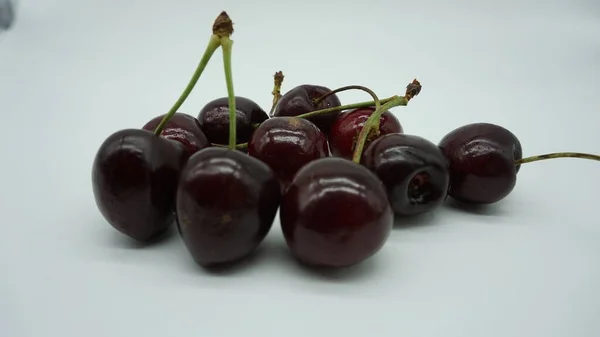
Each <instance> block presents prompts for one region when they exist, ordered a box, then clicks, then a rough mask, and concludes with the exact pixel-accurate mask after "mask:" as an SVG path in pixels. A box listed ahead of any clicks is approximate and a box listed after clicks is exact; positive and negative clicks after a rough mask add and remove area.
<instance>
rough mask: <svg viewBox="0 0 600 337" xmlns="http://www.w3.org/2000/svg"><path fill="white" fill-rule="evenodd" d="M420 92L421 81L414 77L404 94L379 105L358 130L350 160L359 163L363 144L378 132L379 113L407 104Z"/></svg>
mask: <svg viewBox="0 0 600 337" xmlns="http://www.w3.org/2000/svg"><path fill="white" fill-rule="evenodd" d="M419 92H421V83H419V81H417V80H416V79H415V80H414V81H413V82H412V83H410V84H409V85H408V86H407V87H406V93H405V94H404V96H394V98H393V99H392V100H390V101H389V102H387V103H385V104H383V105H382V106H379V107H378V108H376V109H375V111H374V112H373V113H372V114H371V115H370V116H369V118H368V119H367V121H366V122H365V124H364V126H363V127H362V129H361V130H360V133H359V134H358V140H357V141H356V148H355V149H354V153H353V156H352V161H354V162H355V163H357V164H360V159H361V157H362V153H363V150H364V148H365V144H366V143H367V140H368V139H369V137H370V136H371V135H373V134H374V135H378V134H379V123H380V122H381V115H382V114H383V113H384V112H385V111H387V110H390V109H391V108H393V107H396V106H399V105H407V104H408V102H409V101H410V100H411V99H412V98H413V97H415V96H416V95H418V94H419Z"/></svg>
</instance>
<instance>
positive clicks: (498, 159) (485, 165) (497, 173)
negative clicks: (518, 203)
mask: <svg viewBox="0 0 600 337" xmlns="http://www.w3.org/2000/svg"><path fill="white" fill-rule="evenodd" d="M438 146H439V147H440V149H441V150H442V152H443V153H444V156H445V157H446V160H447V162H448V166H449V169H450V189H449V191H448V195H449V196H450V197H452V198H453V199H455V200H458V201H461V202H464V203H470V204H491V203H495V202H498V201H500V200H502V199H504V198H505V197H506V196H508V195H509V194H510V193H511V192H512V190H513V189H514V187H515V185H516V182H517V172H518V171H519V166H517V165H515V163H514V162H515V160H519V159H521V158H522V157H523V151H522V148H521V143H520V141H519V140H518V139H517V137H516V136H515V135H514V134H513V133H512V132H510V131H509V130H507V129H505V128H503V127H501V126H498V125H495V124H491V123H473V124H468V125H465V126H462V127H459V128H457V129H454V130H452V131H451V132H449V133H448V134H447V135H446V136H444V137H443V138H442V140H441V141H440V142H439V144H438Z"/></svg>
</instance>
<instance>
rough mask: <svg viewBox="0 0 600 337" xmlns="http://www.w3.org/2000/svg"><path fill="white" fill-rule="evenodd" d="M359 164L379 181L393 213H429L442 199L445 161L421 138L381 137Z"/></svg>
mask: <svg viewBox="0 0 600 337" xmlns="http://www.w3.org/2000/svg"><path fill="white" fill-rule="evenodd" d="M361 163H362V164H363V165H365V166H366V167H367V168H369V169H370V170H372V171H373V172H375V173H376V174H377V176H378V177H379V179H381V181H382V182H383V184H384V185H385V187H386V190H387V195H388V199H389V201H390V204H391V206H392V209H393V210H394V213H395V214H398V215H404V216H409V215H416V214H422V213H425V212H429V211H432V210H433V209H435V208H437V207H438V206H440V205H441V204H442V203H443V202H444V200H445V199H446V195H447V192H448V184H449V180H450V177H449V173H448V168H447V166H446V159H445V157H444V155H443V153H442V152H441V151H440V149H439V148H438V147H437V145H436V144H434V143H432V142H430V141H429V140H427V139H425V138H422V137H419V136H416V135H407V134H399V133H391V134H387V135H383V136H381V137H380V138H377V139H376V140H374V141H373V142H372V143H371V144H370V145H369V146H368V147H367V148H366V149H365V152H364V153H363V156H362V161H361Z"/></svg>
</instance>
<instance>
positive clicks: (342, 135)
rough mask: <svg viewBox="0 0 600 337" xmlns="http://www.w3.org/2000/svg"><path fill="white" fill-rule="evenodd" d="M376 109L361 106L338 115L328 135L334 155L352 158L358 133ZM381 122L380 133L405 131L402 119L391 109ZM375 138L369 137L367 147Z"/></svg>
mask: <svg viewBox="0 0 600 337" xmlns="http://www.w3.org/2000/svg"><path fill="white" fill-rule="evenodd" d="M374 111H375V108H374V107H369V108H360V109H354V110H349V111H345V112H343V113H342V114H340V115H339V116H337V118H336V119H335V121H334V123H333V125H332V127H331V129H330V131H329V136H328V140H329V148H330V149H331V154H332V155H334V156H336V157H342V158H346V159H352V154H353V153H354V150H355V148H356V141H357V139H358V134H359V133H360V131H361V130H362V128H363V127H364V125H365V122H366V121H367V119H368V118H369V116H371V114H373V112H374ZM379 123H380V124H379V135H384V134H388V133H402V132H403V129H402V125H400V121H398V118H396V116H394V115H393V114H392V113H391V112H389V111H385V112H383V114H382V115H381V118H380V122H379ZM374 139H376V137H373V138H370V139H368V140H367V142H366V143H365V147H367V146H368V144H369V143H370V142H371V141H373V140H374Z"/></svg>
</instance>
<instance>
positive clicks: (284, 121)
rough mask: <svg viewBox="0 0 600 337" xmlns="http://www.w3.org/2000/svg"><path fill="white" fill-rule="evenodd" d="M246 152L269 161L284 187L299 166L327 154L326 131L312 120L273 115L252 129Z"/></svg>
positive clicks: (284, 187) (282, 187) (283, 188)
mask: <svg viewBox="0 0 600 337" xmlns="http://www.w3.org/2000/svg"><path fill="white" fill-rule="evenodd" d="M248 154H249V155H251V156H252V157H255V158H257V159H259V160H261V161H262V162H264V163H266V164H267V165H269V167H271V169H272V170H273V172H275V176H276V177H277V179H278V180H279V183H280V184H281V190H282V191H285V189H286V188H287V186H288V185H289V184H290V183H291V181H292V179H293V178H294V175H295V174H296V172H298V170H299V169H300V168H302V167H303V166H304V165H306V164H307V163H309V162H311V161H313V160H316V159H319V158H324V157H327V156H328V155H329V146H328V145H327V137H325V134H324V133H323V132H322V131H321V130H320V129H319V128H318V127H317V126H316V125H315V124H314V123H312V122H311V121H309V120H306V119H303V118H297V117H273V118H271V119H269V120H267V121H265V122H263V123H262V124H261V125H260V126H259V127H258V128H257V129H256V130H255V131H254V134H253V135H252V138H251V139H250V142H249V143H248Z"/></svg>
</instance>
